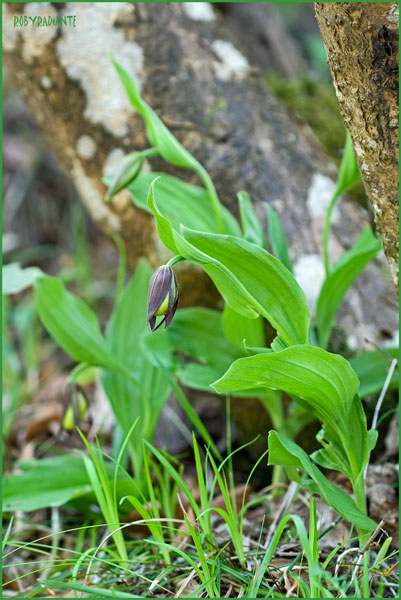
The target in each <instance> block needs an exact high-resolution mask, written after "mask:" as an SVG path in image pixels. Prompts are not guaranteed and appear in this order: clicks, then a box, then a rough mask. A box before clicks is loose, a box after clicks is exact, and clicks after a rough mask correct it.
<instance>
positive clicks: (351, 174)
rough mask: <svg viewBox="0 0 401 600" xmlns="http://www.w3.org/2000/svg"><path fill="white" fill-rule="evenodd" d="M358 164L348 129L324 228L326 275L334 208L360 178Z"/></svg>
mask: <svg viewBox="0 0 401 600" xmlns="http://www.w3.org/2000/svg"><path fill="white" fill-rule="evenodd" d="M360 177H361V176H360V174H359V170H358V165H357V163H356V160H355V156H354V152H353V149H352V142H351V136H350V134H349V131H348V130H347V131H346V138H345V146H344V154H343V158H342V161H341V165H340V170H339V173H338V176H337V183H336V189H335V191H334V194H333V197H332V199H331V201H330V205H329V207H328V209H327V212H326V217H325V220H324V228H323V254H324V266H325V270H326V275H329V272H330V257H329V234H330V221H331V215H332V212H333V209H334V207H335V205H336V202H337V200H338V198H339V197H340V196H341V194H343V193H344V192H346V191H347V190H349V189H351V188H352V187H353V186H354V185H355V184H356V183H357V182H358V181H359V179H360Z"/></svg>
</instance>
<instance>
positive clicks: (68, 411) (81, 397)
mask: <svg viewBox="0 0 401 600" xmlns="http://www.w3.org/2000/svg"><path fill="white" fill-rule="evenodd" d="M87 410H88V400H87V398H86V396H85V393H84V391H83V389H82V388H81V387H80V386H78V385H75V384H69V385H68V388H67V392H66V402H65V408H64V415H63V419H62V422H61V425H62V427H63V429H66V430H67V431H72V430H73V429H74V428H75V427H77V426H78V425H79V424H80V423H81V422H82V421H83V420H84V418H85V415H86V411H87Z"/></svg>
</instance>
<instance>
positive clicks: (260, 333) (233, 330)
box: [223, 304, 265, 351]
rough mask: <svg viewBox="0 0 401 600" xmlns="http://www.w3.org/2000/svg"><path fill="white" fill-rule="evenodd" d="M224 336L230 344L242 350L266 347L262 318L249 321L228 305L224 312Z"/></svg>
mask: <svg viewBox="0 0 401 600" xmlns="http://www.w3.org/2000/svg"><path fill="white" fill-rule="evenodd" d="M223 329H224V334H225V336H226V338H227V339H228V340H230V342H232V343H233V344H235V345H236V346H238V348H241V350H242V351H243V350H244V349H245V348H246V347H255V346H256V347H257V346H262V347H263V346H264V345H265V333H264V325H263V319H262V317H257V318H256V319H247V317H244V316H243V315H240V314H239V313H237V312H236V311H235V310H232V308H230V307H229V306H228V305H227V304H226V305H225V306H224V311H223Z"/></svg>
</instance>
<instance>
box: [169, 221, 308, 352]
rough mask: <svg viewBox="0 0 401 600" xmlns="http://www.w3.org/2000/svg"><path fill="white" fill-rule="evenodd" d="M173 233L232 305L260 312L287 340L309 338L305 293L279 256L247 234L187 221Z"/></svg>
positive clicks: (247, 311)
mask: <svg viewBox="0 0 401 600" xmlns="http://www.w3.org/2000/svg"><path fill="white" fill-rule="evenodd" d="M174 239H175V242H176V244H177V248H178V250H179V252H178V253H179V254H181V255H182V256H184V257H185V258H186V259H187V260H189V261H191V262H193V263H195V264H199V265H201V266H202V267H203V268H204V270H205V271H206V273H208V275H209V276H210V277H211V279H212V280H213V282H214V283H215V285H216V287H217V289H218V290H219V292H220V293H221V294H222V296H223V297H224V299H225V301H226V303H227V304H228V305H229V306H230V308H232V309H233V310H234V311H236V312H238V313H240V314H242V315H243V316H244V317H247V318H256V317H257V316H258V315H262V316H263V317H265V318H266V319H268V320H269V321H270V323H271V324H272V325H273V327H275V329H277V332H278V333H279V334H280V335H281V336H282V337H283V339H285V340H286V341H287V342H288V343H289V344H297V343H304V342H305V341H306V340H307V337H308V328H309V320H310V317H309V312H308V308H307V305H306V300H305V295H304V293H303V291H302V290H301V288H300V287H299V285H298V283H297V282H296V281H295V279H294V278H293V276H292V275H291V274H290V273H289V272H288V270H287V269H286V268H285V267H284V266H283V265H282V264H281V262H280V261H279V260H278V259H277V258H275V257H274V256H272V255H271V254H269V253H268V252H267V251H266V250H264V249H263V248H259V247H258V246H255V244H252V243H250V242H247V241H246V240H242V239H239V238H235V237H232V236H228V235H217V234H207V233H202V232H198V231H192V230H189V229H187V228H185V227H181V235H174Z"/></svg>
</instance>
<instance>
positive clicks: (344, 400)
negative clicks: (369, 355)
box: [212, 345, 358, 439]
mask: <svg viewBox="0 0 401 600" xmlns="http://www.w3.org/2000/svg"><path fill="white" fill-rule="evenodd" d="M212 387H213V388H214V389H215V390H216V391H218V392H221V393H222V392H229V391H238V390H241V389H249V388H263V387H266V388H275V389H279V390H282V391H283V392H286V393H287V394H290V395H292V396H296V397H299V398H301V399H302V400H304V401H305V402H306V403H307V404H308V405H309V406H310V407H311V409H312V411H313V412H314V414H315V415H316V416H317V417H318V418H319V419H320V420H321V421H322V422H323V423H324V424H325V429H326V430H328V429H329V430H330V432H331V433H334V434H335V437H336V438H337V439H338V435H337V434H336V433H335V432H336V431H337V427H338V426H340V427H341V426H342V427H344V425H345V424H347V426H348V425H349V415H350V413H351V410H352V404H353V399H354V396H355V394H356V391H357V389H358V378H357V376H356V374H355V373H354V371H353V370H352V368H351V367H350V365H349V363H348V362H347V361H346V360H345V359H344V358H343V357H342V356H338V355H336V354H330V353H329V352H326V351H325V350H322V349H321V348H316V347H313V346H309V345H299V346H291V347H290V348H287V349H286V350H282V351H281V352H272V353H269V354H260V355H256V356H249V357H246V358H240V359H239V360H237V361H236V362H234V363H233V364H232V365H231V367H230V368H229V369H228V371H227V373H225V375H224V376H223V377H222V378H221V379H219V380H218V381H216V382H215V383H213V385H212Z"/></svg>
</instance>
